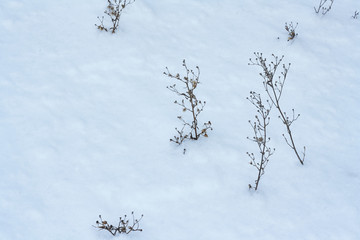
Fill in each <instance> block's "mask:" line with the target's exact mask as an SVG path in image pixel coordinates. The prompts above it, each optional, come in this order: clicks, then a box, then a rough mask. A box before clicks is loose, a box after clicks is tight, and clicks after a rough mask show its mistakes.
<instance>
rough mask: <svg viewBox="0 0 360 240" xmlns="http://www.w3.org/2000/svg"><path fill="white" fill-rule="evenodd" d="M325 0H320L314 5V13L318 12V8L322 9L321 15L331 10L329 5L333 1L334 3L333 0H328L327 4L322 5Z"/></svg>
mask: <svg viewBox="0 0 360 240" xmlns="http://www.w3.org/2000/svg"><path fill="white" fill-rule="evenodd" d="M327 1H328V0H320V2H319V6H318V7H317V8H316V7H314V10H315V12H316V13H319V12H320V10H322V15H325V14H326V13H328V12H329V11H330V10H331V7H332V5H333V3H334V0H329V1H330V3H329V4H328V6H327V7H326V6H324V5H325V3H326V2H327Z"/></svg>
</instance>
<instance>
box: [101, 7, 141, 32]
mask: <svg viewBox="0 0 360 240" xmlns="http://www.w3.org/2000/svg"><path fill="white" fill-rule="evenodd" d="M107 1H108V6H107V7H106V10H105V11H104V13H105V14H106V15H107V16H108V17H109V18H110V20H111V23H112V25H111V27H105V26H104V17H103V16H102V17H101V18H100V17H98V19H99V21H100V24H99V25H98V24H95V26H96V27H97V28H98V29H99V30H100V31H105V32H108V31H109V32H111V33H116V31H117V29H118V27H119V22H120V17H121V14H122V11H123V10H124V9H125V7H126V6H128V5H130V4H132V3H134V2H135V0H107Z"/></svg>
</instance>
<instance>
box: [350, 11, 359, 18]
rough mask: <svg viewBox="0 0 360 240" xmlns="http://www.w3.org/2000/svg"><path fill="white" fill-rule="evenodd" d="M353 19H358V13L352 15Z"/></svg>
mask: <svg viewBox="0 0 360 240" xmlns="http://www.w3.org/2000/svg"><path fill="white" fill-rule="evenodd" d="M351 17H352V18H353V19H357V18H358V17H359V11H357V10H356V11H355V13H354V15H353V16H351Z"/></svg>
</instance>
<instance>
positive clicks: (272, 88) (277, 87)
mask: <svg viewBox="0 0 360 240" xmlns="http://www.w3.org/2000/svg"><path fill="white" fill-rule="evenodd" d="M254 54H255V57H256V58H255V61H253V60H251V58H250V63H249V65H255V66H260V67H261V68H262V70H263V72H262V73H260V76H261V77H262V78H263V79H264V81H263V86H264V88H265V91H266V93H267V94H268V96H269V98H270V101H271V102H272V103H273V104H274V106H275V107H276V108H277V109H278V112H279V118H280V120H281V121H282V123H283V124H284V125H285V126H286V130H287V133H288V137H289V139H287V138H286V137H285V135H284V134H283V136H284V138H285V140H286V143H287V144H288V145H289V146H290V147H291V148H292V149H293V150H294V152H295V154H296V157H297V158H298V160H299V161H300V163H301V164H302V165H303V164H304V160H305V147H304V152H303V156H302V157H300V155H299V153H298V151H297V149H296V146H295V143H294V139H293V135H292V132H291V129H290V126H291V125H292V123H293V122H294V121H296V120H297V119H298V117H299V116H300V114H297V115H296V114H295V111H294V109H292V116H291V117H289V116H288V115H287V114H286V112H284V111H283V110H282V109H281V106H280V98H281V95H282V92H283V89H284V85H285V80H286V77H287V73H288V71H289V69H290V63H289V64H288V66H285V64H283V65H282V68H283V71H282V72H281V75H280V76H278V79H277V80H276V78H274V77H275V74H276V71H277V69H278V67H279V66H280V64H281V62H282V60H283V58H284V56H282V57H281V58H279V57H278V56H275V55H274V54H272V56H273V58H274V61H272V62H270V64H267V62H266V58H264V57H263V55H262V53H258V52H257V53H254Z"/></svg>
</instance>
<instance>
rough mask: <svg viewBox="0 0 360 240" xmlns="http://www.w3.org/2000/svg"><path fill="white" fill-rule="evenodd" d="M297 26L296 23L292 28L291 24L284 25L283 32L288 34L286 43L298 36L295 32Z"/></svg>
mask: <svg viewBox="0 0 360 240" xmlns="http://www.w3.org/2000/svg"><path fill="white" fill-rule="evenodd" d="M297 26H298V23H296V26H295V27H294V25H293V23H292V22H291V23H290V24H289V25H288V24H287V23H285V30H286V31H287V32H288V35H289V36H288V41H290V40H294V39H295V37H296V36H297V35H298V34H297V33H296V32H295V30H296V28H297Z"/></svg>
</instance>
